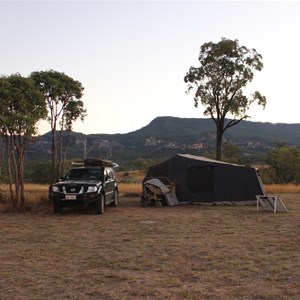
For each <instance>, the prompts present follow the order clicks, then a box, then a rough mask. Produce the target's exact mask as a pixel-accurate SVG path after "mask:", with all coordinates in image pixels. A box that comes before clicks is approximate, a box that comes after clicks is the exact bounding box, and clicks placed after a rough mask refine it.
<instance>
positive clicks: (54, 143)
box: [50, 127, 56, 184]
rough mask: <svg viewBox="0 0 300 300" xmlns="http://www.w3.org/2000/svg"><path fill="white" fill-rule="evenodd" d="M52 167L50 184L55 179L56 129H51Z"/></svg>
mask: <svg viewBox="0 0 300 300" xmlns="http://www.w3.org/2000/svg"><path fill="white" fill-rule="evenodd" d="M51 150H52V167H51V182H50V183H51V184H52V183H54V181H55V179H56V128H55V127H54V128H53V129H52V149H51Z"/></svg>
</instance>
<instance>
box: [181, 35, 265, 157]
mask: <svg viewBox="0 0 300 300" xmlns="http://www.w3.org/2000/svg"><path fill="white" fill-rule="evenodd" d="M198 60H199V63H200V67H194V66H191V67H190V69H189V71H188V72H187V74H186V76H185V77H184V81H185V82H186V83H187V84H188V90H187V93H189V92H191V91H192V90H193V89H194V90H195V96H194V101H195V107H198V105H199V103H200V104H201V105H203V106H204V107H205V110H204V115H205V116H210V117H211V118H212V119H213V121H214V123H215V124H216V159H217V160H221V156H222V150H221V149H222V139H223V135H224V132H225V131H226V130H227V129H229V128H230V127H233V126H235V125H237V124H238V123H239V122H241V121H242V120H244V119H247V118H249V117H250V116H249V115H248V114H247V111H248V110H249V108H250V107H251V106H252V105H253V104H258V105H261V106H262V107H263V108H264V107H265V105H266V98H265V97H264V96H262V95H261V94H260V93H259V92H258V91H256V92H254V93H253V94H252V95H250V96H249V97H247V96H245V95H244V89H245V87H246V86H247V84H248V83H250V82H251V81H252V79H253V78H254V71H261V70H262V68H263V63H262V61H261V60H262V56H261V55H260V54H258V53H257V51H256V50H255V49H252V50H249V49H247V48H246V47H245V46H240V45H239V43H238V40H230V39H225V38H223V39H222V40H221V41H220V42H218V43H213V42H209V43H205V44H203V45H202V46H201V48H200V54H199V58H198Z"/></svg>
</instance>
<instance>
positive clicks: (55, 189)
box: [52, 185, 59, 193]
mask: <svg viewBox="0 0 300 300" xmlns="http://www.w3.org/2000/svg"><path fill="white" fill-rule="evenodd" d="M52 192H54V193H58V192H59V187H58V186H56V185H54V186H52Z"/></svg>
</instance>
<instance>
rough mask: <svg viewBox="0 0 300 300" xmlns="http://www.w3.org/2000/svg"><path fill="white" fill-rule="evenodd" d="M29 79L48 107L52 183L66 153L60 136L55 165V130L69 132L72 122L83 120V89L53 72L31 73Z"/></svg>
mask: <svg viewBox="0 0 300 300" xmlns="http://www.w3.org/2000/svg"><path fill="white" fill-rule="evenodd" d="M30 77H31V78H32V79H33V80H34V81H35V83H36V86H37V88H38V89H39V90H40V91H41V92H42V93H43V94H44V97H45V101H46V104H47V107H48V121H49V123H50V125H51V132H52V172H51V173H52V174H51V183H53V182H54V181H55V179H56V178H57V177H59V172H60V170H62V169H63V168H60V167H59V165H63V152H64V153H66V147H67V145H65V150H64V151H63V146H62V134H60V161H59V163H58V164H57V145H56V144H57V142H56V130H57V128H58V126H60V130H61V132H62V131H63V130H64V129H67V130H71V129H72V125H73V122H74V121H76V120H77V119H78V118H80V119H81V120H83V119H84V117H85V115H86V110H85V109H84V106H83V102H82V101H81V100H80V99H81V97H82V96H83V90H84V88H83V86H82V84H81V83H80V82H79V81H77V80H74V79H73V78H71V77H69V76H67V75H66V74H64V73H60V72H57V71H54V70H50V71H40V72H33V73H31V76H30Z"/></svg>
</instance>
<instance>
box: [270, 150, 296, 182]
mask: <svg viewBox="0 0 300 300" xmlns="http://www.w3.org/2000/svg"><path fill="white" fill-rule="evenodd" d="M266 162H267V163H268V164H269V165H270V167H271V168H270V170H269V175H270V176H271V178H272V181H273V182H275V183H291V182H294V183H299V182H300V151H299V149H297V148H294V147H288V146H286V145H279V146H278V148H277V149H275V150H273V151H270V152H269V153H268V154H267V158H266Z"/></svg>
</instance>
